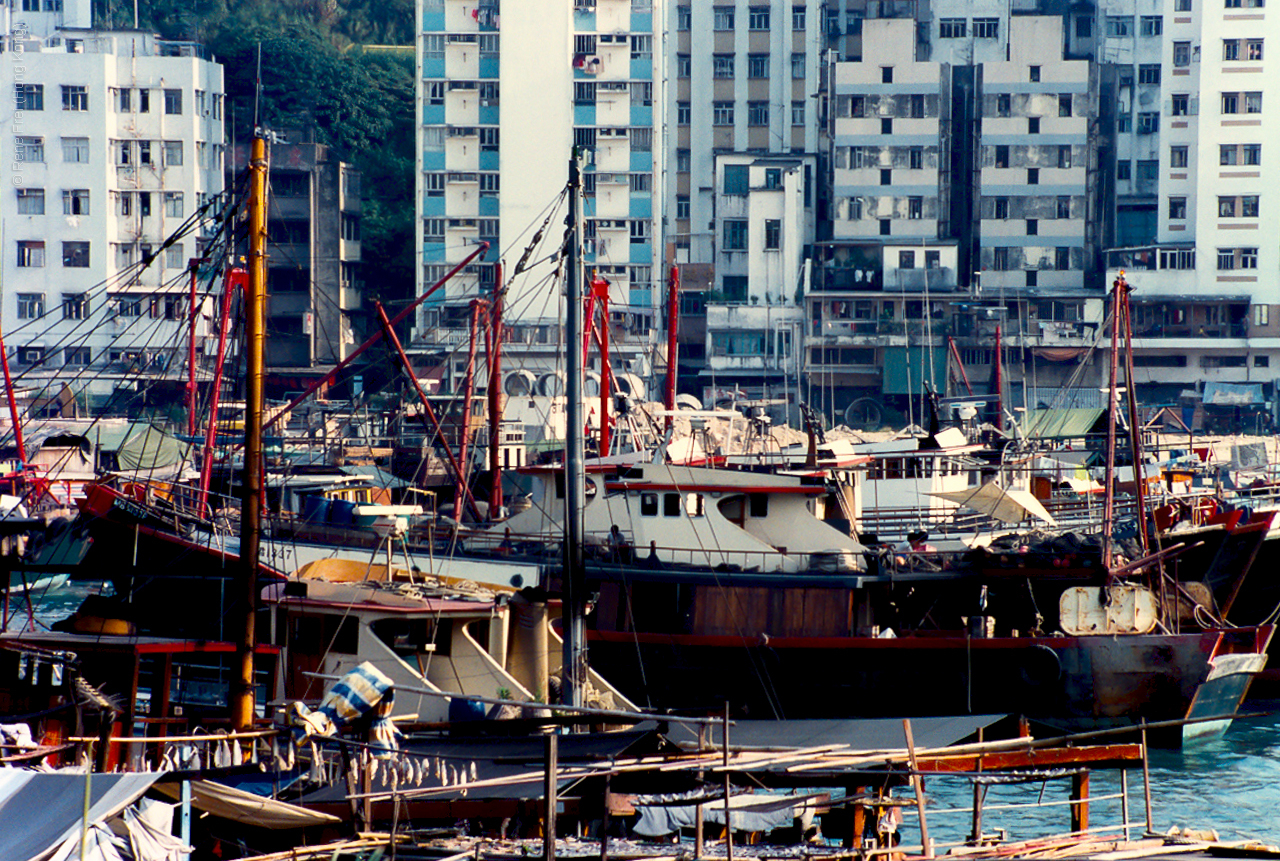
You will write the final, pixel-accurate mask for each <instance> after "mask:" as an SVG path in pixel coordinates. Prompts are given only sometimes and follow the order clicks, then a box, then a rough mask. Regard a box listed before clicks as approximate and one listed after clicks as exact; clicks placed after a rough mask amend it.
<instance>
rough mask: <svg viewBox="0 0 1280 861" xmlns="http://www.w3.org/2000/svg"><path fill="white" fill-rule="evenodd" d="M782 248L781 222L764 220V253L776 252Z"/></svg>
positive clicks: (773, 219) (770, 219)
mask: <svg viewBox="0 0 1280 861" xmlns="http://www.w3.org/2000/svg"><path fill="white" fill-rule="evenodd" d="M781 247H782V221H781V220H779V219H777V218H766V219H765V221H764V248H765V251H777V250H778V249H779V248H781Z"/></svg>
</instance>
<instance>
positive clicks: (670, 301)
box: [666, 264, 680, 430]
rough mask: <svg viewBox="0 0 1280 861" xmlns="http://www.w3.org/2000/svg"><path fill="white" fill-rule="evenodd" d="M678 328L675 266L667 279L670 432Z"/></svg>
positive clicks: (678, 293) (674, 388)
mask: <svg viewBox="0 0 1280 861" xmlns="http://www.w3.org/2000/svg"><path fill="white" fill-rule="evenodd" d="M679 328H680V270H679V269H677V268H676V266H675V264H672V266H671V274H670V276H668V278H667V392H666V407H667V421H666V426H667V427H666V429H667V430H671V425H672V423H673V422H674V421H675V416H673V415H672V413H673V412H675V408H676V356H677V350H678V347H677V345H676V332H677V331H678V330H679Z"/></svg>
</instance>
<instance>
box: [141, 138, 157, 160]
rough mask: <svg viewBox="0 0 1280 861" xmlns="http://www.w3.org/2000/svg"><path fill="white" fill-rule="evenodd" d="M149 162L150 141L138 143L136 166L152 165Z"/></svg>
mask: <svg viewBox="0 0 1280 861" xmlns="http://www.w3.org/2000/svg"><path fill="white" fill-rule="evenodd" d="M154 163H155V162H153V161H152V160H151V141H138V164H154Z"/></svg>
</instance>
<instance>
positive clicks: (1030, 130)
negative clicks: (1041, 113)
mask: <svg viewBox="0 0 1280 861" xmlns="http://www.w3.org/2000/svg"><path fill="white" fill-rule="evenodd" d="M1027 134H1029V135H1038V134H1040V118H1039V117H1027Z"/></svg>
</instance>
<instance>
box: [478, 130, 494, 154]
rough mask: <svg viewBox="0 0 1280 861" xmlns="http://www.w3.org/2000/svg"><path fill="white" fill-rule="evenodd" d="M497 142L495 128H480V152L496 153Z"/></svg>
mask: <svg viewBox="0 0 1280 861" xmlns="http://www.w3.org/2000/svg"><path fill="white" fill-rule="evenodd" d="M498 141H499V137H498V129H497V128H496V127H494V126H488V127H485V126H481V127H480V152H497V151H498Z"/></svg>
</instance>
